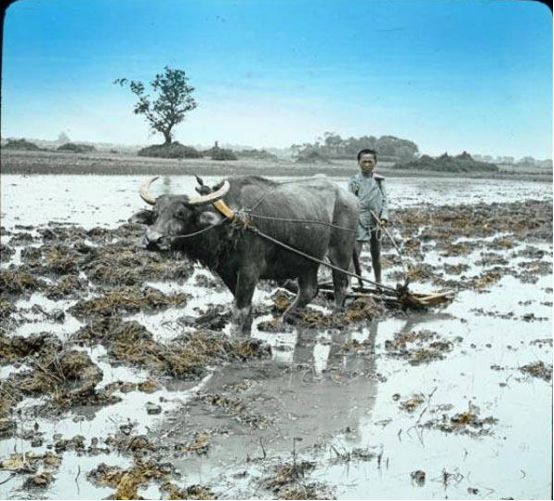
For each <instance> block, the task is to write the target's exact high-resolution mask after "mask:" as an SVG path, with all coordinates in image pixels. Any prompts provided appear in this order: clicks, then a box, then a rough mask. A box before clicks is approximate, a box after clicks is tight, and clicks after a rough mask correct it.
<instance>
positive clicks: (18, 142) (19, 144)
mask: <svg viewBox="0 0 554 501" xmlns="http://www.w3.org/2000/svg"><path fill="white" fill-rule="evenodd" d="M2 149H6V150H26V151H37V150H40V149H41V148H39V147H38V146H37V145H36V144H35V143H31V142H30V141H27V140H26V139H8V142H7V143H6V144H5V145H3V146H2Z"/></svg>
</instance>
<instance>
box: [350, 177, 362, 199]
mask: <svg viewBox="0 0 554 501" xmlns="http://www.w3.org/2000/svg"><path fill="white" fill-rule="evenodd" d="M358 188H359V187H358V182H357V180H356V176H353V177H351V178H350V181H348V191H349V192H350V193H354V195H356V196H358Z"/></svg>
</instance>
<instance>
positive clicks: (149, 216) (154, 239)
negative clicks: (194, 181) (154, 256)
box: [135, 176, 230, 251]
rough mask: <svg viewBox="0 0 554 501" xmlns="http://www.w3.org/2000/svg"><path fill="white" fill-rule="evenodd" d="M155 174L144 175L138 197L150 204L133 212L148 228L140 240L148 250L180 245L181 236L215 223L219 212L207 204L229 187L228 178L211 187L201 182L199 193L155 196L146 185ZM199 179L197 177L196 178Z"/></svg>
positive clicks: (217, 220)
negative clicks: (145, 176) (145, 177)
mask: <svg viewBox="0 0 554 501" xmlns="http://www.w3.org/2000/svg"><path fill="white" fill-rule="evenodd" d="M156 179H158V176H154V177H152V178H150V179H147V180H146V181H145V182H144V183H143V184H142V186H141V187H140V189H139V193H140V196H141V198H142V199H143V200H144V201H145V202H146V203H147V204H149V205H151V206H152V209H151V210H148V211H142V212H141V213H139V214H137V216H135V221H140V222H142V223H146V224H147V225H149V226H148V228H147V229H146V233H145V235H144V239H143V244H144V246H145V247H146V248H147V249H148V250H154V251H163V250H175V249H177V248H179V245H178V242H179V240H180V239H179V237H180V236H185V235H190V234H192V233H195V232H197V231H200V230H202V229H204V228H207V227H209V226H212V225H214V224H217V223H218V222H220V221H221V219H222V216H221V215H220V214H218V213H217V212H215V211H213V210H211V209H209V208H207V207H206V206H208V205H210V204H213V203H214V202H216V201H218V200H219V199H221V198H222V197H223V196H224V195H225V194H226V193H227V192H228V191H229V187H230V185H229V182H228V181H224V182H223V183H220V185H218V186H215V187H214V188H213V189H210V188H208V187H206V186H204V185H203V183H201V186H200V188H197V191H198V192H199V193H200V195H198V196H192V197H189V196H187V195H162V196H160V197H158V198H154V197H152V196H151V195H150V194H149V193H148V187H149V186H150V185H151V184H152V183H153V182H154V181H155V180H156ZM199 182H200V181H199Z"/></svg>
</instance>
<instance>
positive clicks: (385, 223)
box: [379, 219, 387, 228]
mask: <svg viewBox="0 0 554 501" xmlns="http://www.w3.org/2000/svg"><path fill="white" fill-rule="evenodd" d="M379 225H380V226H381V228H385V227H386V226H387V220H386V219H381V221H379Z"/></svg>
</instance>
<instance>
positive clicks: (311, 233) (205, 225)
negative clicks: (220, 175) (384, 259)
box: [140, 176, 358, 333]
mask: <svg viewBox="0 0 554 501" xmlns="http://www.w3.org/2000/svg"><path fill="white" fill-rule="evenodd" d="M155 179H156V177H154V178H152V179H149V180H147V181H146V182H145V183H144V184H143V185H142V186H141V188H140V195H141V197H142V198H143V200H144V201H145V202H147V203H148V204H150V205H152V206H153V207H152V210H151V211H147V212H146V213H145V214H147V217H146V219H149V221H147V223H148V224H149V226H148V227H147V229H146V233H145V237H144V244H145V246H146V248H147V249H150V250H154V251H163V250H179V251H182V252H184V253H185V255H187V256H188V257H190V258H192V259H194V260H196V261H199V262H200V263H202V264H203V265H205V266H206V267H207V268H209V269H210V270H212V271H213V272H215V273H217V274H218V275H219V276H220V277H221V278H222V280H223V282H225V284H226V285H227V287H228V288H229V290H230V291H231V292H232V293H233V295H234V298H235V300H234V307H233V329H234V330H238V331H240V332H243V333H248V332H250V329H251V324H252V314H251V310H252V295H253V294H254V289H255V287H256V284H257V283H258V281H259V280H261V279H273V280H285V279H298V289H299V292H298V295H297V297H296V299H295V301H294V302H293V303H292V304H291V306H290V307H289V308H288V309H287V311H286V312H285V314H284V317H287V316H288V315H289V314H290V313H291V312H293V311H294V310H297V309H300V308H303V307H305V306H306V305H307V304H308V303H309V302H310V301H311V300H312V299H313V298H314V297H315V296H316V294H317V290H318V287H317V271H318V268H319V265H318V263H314V262H312V261H310V260H308V259H307V258H305V257H302V256H300V255H298V254H296V253H294V252H292V251H290V250H285V249H283V248H282V247H280V246H279V245H277V244H275V243H273V242H270V241H267V240H265V239H264V238H262V237H261V236H260V235H258V234H256V233H255V232H252V231H250V230H249V229H247V227H245V226H244V225H242V224H236V221H235V224H233V221H232V220H231V219H229V218H227V217H225V216H224V215H223V214H222V213H221V212H220V210H218V209H217V208H216V207H215V206H214V205H213V204H214V203H215V202H217V201H218V200H223V202H225V204H226V205H227V207H228V208H230V209H231V210H233V211H242V214H250V219H249V220H250V221H251V224H252V225H253V226H254V227H256V228H258V229H259V230H260V231H262V232H263V233H265V234H267V235H270V236H271V237H272V238H274V239H277V240H279V241H281V242H283V243H285V244H287V245H289V246H291V247H293V248H294V249H298V250H299V251H302V252H304V253H306V254H309V255H310V256H313V257H315V258H317V259H320V260H323V259H325V258H328V259H329V261H330V262H331V263H333V264H334V265H336V266H338V267H339V268H341V269H348V268H349V266H350V263H351V259H352V255H353V249H354V240H355V236H356V234H355V230H356V227H357V224H358V201H357V199H356V198H355V197H354V195H352V194H350V193H348V192H346V191H345V190H342V189H341V188H339V187H338V186H336V185H335V184H333V183H332V182H330V181H329V180H328V179H327V178H325V176H320V177H319V176H316V177H314V178H310V179H307V180H306V179H303V180H298V181H295V182H286V183H277V182H274V181H271V180H269V179H265V178H262V177H257V176H241V177H233V178H229V179H228V180H226V181H225V182H224V183H221V184H220V185H219V186H216V187H214V188H212V189H210V188H207V187H206V186H201V187H200V188H197V191H198V192H199V193H200V195H198V196H193V197H189V196H187V195H162V196H159V197H158V198H156V199H154V198H153V197H152V196H151V195H150V194H149V193H148V191H147V190H148V187H149V186H150V183H151V182H152V181H154V180H155ZM199 182H201V180H200V179H199ZM219 204H221V202H219ZM248 209H252V210H251V212H250V213H249V212H248ZM245 210H246V212H245ZM239 214H240V212H239ZM285 219H286V220H288V221H285ZM243 220H244V219H243ZM321 223H327V224H321ZM333 225H334V226H333ZM339 227H340V228H339ZM341 228H343V229H341ZM202 230H206V231H202ZM197 232H200V233H199V234H197V235H195V236H188V235H191V234H193V233H197ZM333 284H334V289H335V301H336V308H337V309H340V308H341V307H342V305H343V303H344V298H345V294H346V288H347V287H348V277H347V276H346V275H345V274H343V273H340V272H337V271H333Z"/></svg>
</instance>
